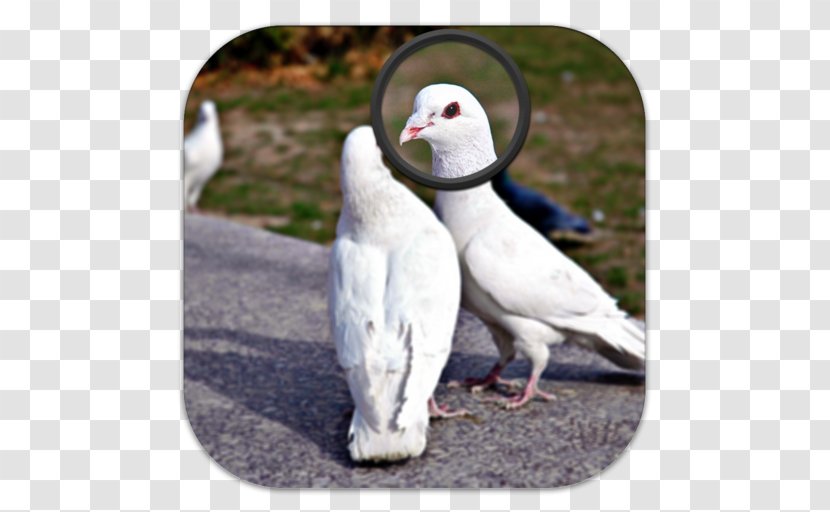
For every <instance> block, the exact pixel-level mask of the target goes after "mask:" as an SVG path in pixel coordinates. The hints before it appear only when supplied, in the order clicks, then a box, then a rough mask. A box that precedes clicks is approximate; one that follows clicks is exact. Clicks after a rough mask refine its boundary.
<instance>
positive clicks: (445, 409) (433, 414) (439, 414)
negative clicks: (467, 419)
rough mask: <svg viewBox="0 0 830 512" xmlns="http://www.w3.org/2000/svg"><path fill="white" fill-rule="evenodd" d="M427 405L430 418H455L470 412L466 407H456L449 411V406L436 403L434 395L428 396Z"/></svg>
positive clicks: (467, 414)
mask: <svg viewBox="0 0 830 512" xmlns="http://www.w3.org/2000/svg"><path fill="white" fill-rule="evenodd" d="M427 404H428V407H429V417H430V418H441V419H444V418H456V417H458V416H469V415H470V412H469V411H468V410H467V409H457V410H455V411H451V410H450V408H449V406H448V405H446V404H444V405H438V404H437V403H436V402H435V397H432V396H431V397H429V401H428V402H427Z"/></svg>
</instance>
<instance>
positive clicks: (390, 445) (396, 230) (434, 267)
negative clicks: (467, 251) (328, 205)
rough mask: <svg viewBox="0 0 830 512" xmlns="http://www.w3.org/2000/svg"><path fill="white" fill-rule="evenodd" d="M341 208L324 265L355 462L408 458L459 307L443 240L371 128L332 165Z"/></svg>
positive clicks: (430, 410)
mask: <svg viewBox="0 0 830 512" xmlns="http://www.w3.org/2000/svg"><path fill="white" fill-rule="evenodd" d="M340 186H341V189H342V191H343V209H342V211H341V214H340V219H339V221H338V223H337V239H336V240H335V242H334V246H333V247H332V251H331V260H330V268H329V317H330V320H331V331H332V335H333V337H334V341H335V343H336V345H337V357H338V360H339V362H340V365H341V366H342V367H343V369H344V370H345V372H346V380H347V381H348V384H349V390H350V391H351V395H352V398H353V399H354V403H355V410H354V415H353V416H352V423H351V427H350V428H349V438H348V439H349V441H348V443H349V453H350V455H351V458H352V459H353V460H355V461H390V460H398V459H404V458H407V457H417V456H418V455H420V454H421V453H423V451H424V449H425V448H426V436H427V427H428V424H429V417H430V414H432V415H434V416H442V417H448V416H455V415H459V414H464V413H465V411H456V412H449V411H448V410H447V409H446V407H443V408H439V407H438V406H437V405H436V404H435V401H434V399H433V398H432V393H433V391H434V390H435V387H436V386H437V384H438V379H439V377H440V376H441V370H442V369H443V368H444V365H445V364H446V363H447V358H448V357H449V354H450V346H451V343H452V335H453V331H454V329H455V322H456V316H457V314H458V308H459V303H460V300H461V275H460V271H459V268H458V258H457V257H456V254H455V247H454V245H453V242H452V237H451V236H450V234H449V233H448V232H447V230H446V228H445V227H444V226H443V225H441V222H440V221H439V220H438V219H437V218H436V217H435V214H434V213H432V211H431V210H430V209H429V207H427V206H426V205H425V204H424V203H422V202H421V201H420V200H419V199H418V198H417V197H416V196H415V195H414V194H413V193H412V192H410V191H409V189H407V188H406V187H404V186H403V185H402V184H401V183H399V182H397V181H395V180H394V179H393V178H392V175H391V173H390V172H389V170H388V169H387V168H386V167H385V166H384V165H383V161H382V159H381V152H380V149H379V148H378V147H377V144H376V141H375V136H374V133H373V132H372V128H370V127H368V126H361V127H358V128H355V129H354V130H352V132H351V133H350V134H349V136H348V137H347V138H346V142H345V143H344V145H343V155H342V159H341V168H340Z"/></svg>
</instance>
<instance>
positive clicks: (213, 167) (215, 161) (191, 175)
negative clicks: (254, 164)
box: [184, 101, 222, 208]
mask: <svg viewBox="0 0 830 512" xmlns="http://www.w3.org/2000/svg"><path fill="white" fill-rule="evenodd" d="M221 166H222V134H221V133H220V130H219V115H218V113H217V112H216V105H214V103H213V102H212V101H205V102H204V103H202V104H201V105H200V107H199V118H198V120H197V121H196V125H195V126H194V128H193V129H192V130H191V131H190V133H189V134H188V135H187V137H185V139H184V199H185V204H186V206H187V207H188V208H195V207H196V205H197V204H198V202H199V197H200V196H201V195H202V190H203V189H204V188H205V185H206V184H207V182H208V181H209V180H210V179H211V178H212V177H213V175H214V174H216V171H218V170H219V167H221Z"/></svg>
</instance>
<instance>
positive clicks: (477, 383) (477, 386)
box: [447, 363, 516, 393]
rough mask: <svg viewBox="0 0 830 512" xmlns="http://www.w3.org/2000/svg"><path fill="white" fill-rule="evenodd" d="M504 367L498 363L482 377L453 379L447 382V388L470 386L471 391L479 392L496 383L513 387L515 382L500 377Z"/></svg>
mask: <svg viewBox="0 0 830 512" xmlns="http://www.w3.org/2000/svg"><path fill="white" fill-rule="evenodd" d="M503 369H504V367H503V366H502V365H500V364H498V363H496V365H495V366H493V368H492V369H491V370H490V373H488V374H487V375H486V376H484V377H468V378H466V379H464V380H462V381H457V380H453V381H450V382H449V383H448V384H447V387H448V388H460V387H465V388H470V392H471V393H479V392H481V391H484V390H485V389H487V388H490V387H492V386H494V385H496V384H504V385H506V386H508V387H511V388H512V387H515V386H516V383H515V382H513V381H510V380H505V379H502V378H501V377H500V375H501V371H502V370H503Z"/></svg>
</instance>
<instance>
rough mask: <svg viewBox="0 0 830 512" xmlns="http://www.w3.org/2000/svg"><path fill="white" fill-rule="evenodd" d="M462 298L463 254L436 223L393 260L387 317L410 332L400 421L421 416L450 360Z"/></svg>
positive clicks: (401, 423) (412, 419) (400, 327)
mask: <svg viewBox="0 0 830 512" xmlns="http://www.w3.org/2000/svg"><path fill="white" fill-rule="evenodd" d="M460 301H461V277H460V272H459V268H458V257H457V255H456V252H455V246H454V245H453V242H452V238H451V237H450V234H449V232H447V231H446V229H445V228H444V227H443V226H441V225H440V224H439V223H438V221H437V220H436V221H435V225H434V226H430V227H429V228H427V229H425V230H423V231H422V232H421V233H419V234H418V236H415V237H414V238H413V239H412V241H411V243H410V245H409V246H408V247H407V248H406V249H405V250H404V251H402V252H401V253H399V254H398V255H396V256H395V257H393V259H392V260H391V261H390V280H389V286H388V287H387V310H386V313H387V322H388V323H389V324H390V325H395V324H397V325H398V326H399V327H398V328H399V329H404V328H406V329H407V330H408V331H409V333H410V340H411V343H409V344H408V348H409V368H408V375H407V378H406V382H405V384H404V388H403V393H402V395H403V397H402V401H401V402H402V403H401V406H400V412H399V414H398V416H397V419H396V422H397V425H398V427H399V428H404V427H405V426H407V425H410V424H411V423H412V422H413V421H415V420H416V418H417V417H418V415H419V413H420V412H421V411H423V410H424V409H425V407H426V402H427V400H428V399H429V398H430V397H431V396H432V393H433V392H434V391H435V386H436V385H437V384H438V380H439V378H440V377H441V371H442V370H443V369H444V366H445V365H446V363H447V359H448V358H449V354H450V349H451V346H452V335H453V332H454V330H455V323H456V319H457V316H458V307H459V303H460Z"/></svg>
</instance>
